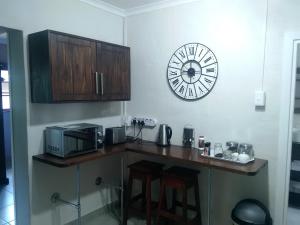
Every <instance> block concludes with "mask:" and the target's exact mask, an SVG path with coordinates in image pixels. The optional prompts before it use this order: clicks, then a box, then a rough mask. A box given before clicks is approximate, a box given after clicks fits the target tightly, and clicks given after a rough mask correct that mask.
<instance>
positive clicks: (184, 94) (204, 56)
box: [167, 43, 218, 101]
mask: <svg viewBox="0 0 300 225" xmlns="http://www.w3.org/2000/svg"><path fill="white" fill-rule="evenodd" d="M167 78H168V82H169V85H170V88H171V90H172V91H173V92H174V93H175V94H176V95H177V96H178V97H180V98H182V99H184V100H191V101H192V100H198V99H201V98H203V97H205V96H206V95H208V94H209V93H210V91H211V90H212V89H213V87H214V85H215V83H216V81H217V78H218V61H217V58H216V56H215V54H214V53H213V52H212V51H211V50H210V49H209V48H208V47H206V46H205V45H202V44H199V43H189V44H185V45H183V46H182V47H180V48H178V49H177V50H176V51H175V53H174V54H173V55H172V57H171V59H170V61H169V64H168V69H167Z"/></svg>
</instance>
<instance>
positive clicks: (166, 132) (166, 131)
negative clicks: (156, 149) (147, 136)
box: [157, 124, 172, 147]
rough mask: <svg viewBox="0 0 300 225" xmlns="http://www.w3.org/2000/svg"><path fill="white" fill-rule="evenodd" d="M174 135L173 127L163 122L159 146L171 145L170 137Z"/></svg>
mask: <svg viewBox="0 0 300 225" xmlns="http://www.w3.org/2000/svg"><path fill="white" fill-rule="evenodd" d="M171 137H172V129H171V127H169V126H168V125H167V124H161V125H160V126H159V131H158V137H157V145H159V146H163V147H165V146H169V145H170V139H171Z"/></svg>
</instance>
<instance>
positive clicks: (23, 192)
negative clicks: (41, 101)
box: [0, 27, 31, 225]
mask: <svg viewBox="0 0 300 225" xmlns="http://www.w3.org/2000/svg"><path fill="white" fill-rule="evenodd" d="M0 29H1V30H3V31H5V32H6V33H7V36H8V45H7V46H8V48H7V53H8V71H9V75H10V103H11V127H12V129H11V140H12V141H11V146H12V166H13V173H14V197H15V221H16V224H22V225H30V214H31V210H30V198H29V196H30V192H29V175H28V138H27V137H28V136H27V104H26V102H27V98H26V79H25V68H24V46H23V43H24V38H23V32H22V31H20V30H15V29H11V28H7V27H0Z"/></svg>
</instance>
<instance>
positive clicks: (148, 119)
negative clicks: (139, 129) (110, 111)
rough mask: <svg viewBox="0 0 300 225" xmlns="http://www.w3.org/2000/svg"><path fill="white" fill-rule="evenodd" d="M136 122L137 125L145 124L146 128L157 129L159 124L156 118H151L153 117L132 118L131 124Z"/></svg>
mask: <svg viewBox="0 0 300 225" xmlns="http://www.w3.org/2000/svg"><path fill="white" fill-rule="evenodd" d="M134 120H135V121H136V122H137V124H138V122H144V124H145V125H144V126H145V127H150V128H153V127H155V126H156V124H157V120H156V119H155V118H151V117H132V119H131V124H133V121H134Z"/></svg>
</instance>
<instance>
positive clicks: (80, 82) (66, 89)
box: [50, 33, 97, 102]
mask: <svg viewBox="0 0 300 225" xmlns="http://www.w3.org/2000/svg"><path fill="white" fill-rule="evenodd" d="M50 54H51V57H50V58H51V74H52V79H51V81H52V92H53V93H52V95H53V100H54V101H57V102H59V101H81V100H82V101H84V100H96V99H97V94H96V86H95V71H96V70H95V66H96V44H95V41H91V40H88V39H80V38H76V37H72V36H67V35H61V34H55V33H50Z"/></svg>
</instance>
